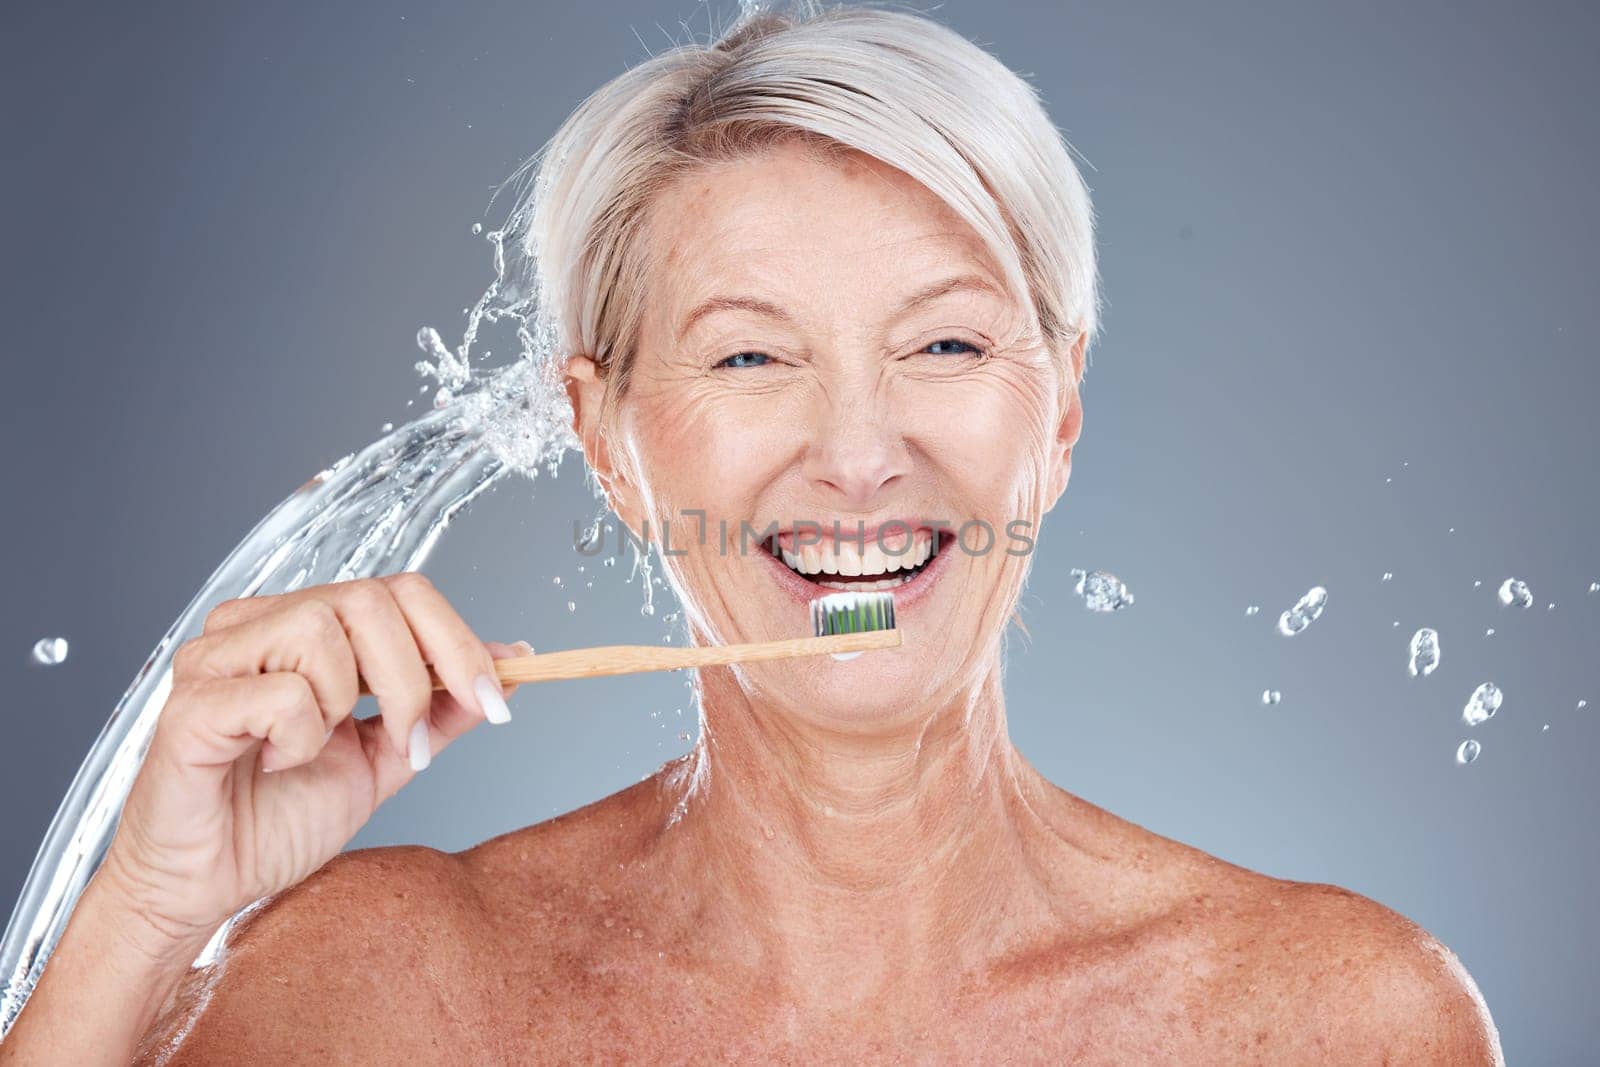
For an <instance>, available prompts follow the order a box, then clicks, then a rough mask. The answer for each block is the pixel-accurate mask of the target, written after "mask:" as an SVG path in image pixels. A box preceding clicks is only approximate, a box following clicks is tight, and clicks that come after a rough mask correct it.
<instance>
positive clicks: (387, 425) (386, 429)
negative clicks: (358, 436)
mask: <svg viewBox="0 0 1600 1067" xmlns="http://www.w3.org/2000/svg"><path fill="white" fill-rule="evenodd" d="M393 429H394V423H392V422H386V423H384V424H383V425H382V426H379V427H378V432H379V433H389V432H390V431H392V430H393Z"/></svg>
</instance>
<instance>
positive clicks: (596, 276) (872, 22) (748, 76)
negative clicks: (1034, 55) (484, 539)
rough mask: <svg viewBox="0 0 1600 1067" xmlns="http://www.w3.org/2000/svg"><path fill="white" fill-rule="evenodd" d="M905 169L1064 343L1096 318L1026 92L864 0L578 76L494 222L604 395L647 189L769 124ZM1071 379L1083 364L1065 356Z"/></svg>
mask: <svg viewBox="0 0 1600 1067" xmlns="http://www.w3.org/2000/svg"><path fill="white" fill-rule="evenodd" d="M794 137H800V138H806V139H811V140H815V141H820V142H823V143H831V144H835V145H842V146H845V147H847V148H852V149H855V150H857V151H859V152H862V153H865V154H866V155H868V156H872V157H874V158H876V159H878V160H880V161H882V162H883V163H886V164H888V165H889V166H892V167H894V168H896V169H898V170H900V171H903V172H904V173H906V174H907V175H909V176H910V177H912V178H913V179H915V180H916V181H918V182H920V183H921V184H922V185H924V186H926V187H927V188H928V189H929V190H931V191H932V192H933V193H934V194H935V195H937V196H938V197H939V198H940V199H941V200H943V201H944V202H945V203H946V204H947V205H949V206H950V208H951V209H953V210H954V211H955V212H956V213H957V215H958V216H960V217H961V218H962V219H963V220H965V221H966V222H967V223H968V224H969V225H970V226H971V227H972V228H973V230H974V231H976V232H977V234H978V235H979V237H980V238H981V239H982V240H983V242H984V244H985V245H986V247H987V248H988V249H989V251H990V253H991V255H992V256H993V257H994V259H995V261H996V262H997V263H998V264H999V265H1000V268H1001V270H1002V272H1003V273H1004V275H1005V281H1006V283H1007V285H1008V286H1009V287H1010V288H1011V289H1012V291H1013V293H1014V294H1016V295H1018V296H1019V297H1025V298H1026V300H1027V302H1028V303H1030V304H1031V306H1032V310H1033V312H1034V314H1035V315H1036V316H1037V319H1038V324H1039V327H1040V330H1041V333H1042V334H1043V337H1044V340H1045V343H1046V344H1047V345H1048V346H1049V347H1050V348H1051V350H1052V351H1053V352H1054V354H1055V355H1056V358H1057V359H1058V360H1061V361H1065V359H1066V358H1067V353H1068V351H1069V350H1070V348H1071V346H1072V345H1073V344H1074V343H1075V342H1077V341H1078V340H1079V338H1080V336H1081V337H1082V339H1083V343H1084V345H1085V348H1087V346H1088V344H1089V343H1090V342H1091V341H1092V339H1093V336H1094V333H1095V329H1096V326H1097V322H1098V312H1099V295H1098V279H1097V276H1096V265H1095V248H1094V217H1093V208H1092V206H1091V204H1090V200H1089V191H1088V188H1087V186H1086V185H1085V184H1084V181H1083V178H1082V176H1081V175H1080V174H1079V173H1078V169H1077V167H1076V166H1074V165H1073V162H1072V158H1071V149H1070V146H1069V145H1068V144H1067V142H1066V140H1065V138H1063V136H1062V135H1061V133H1060V131H1058V130H1057V129H1056V127H1055V126H1054V125H1053V124H1052V123H1051V121H1050V119H1049V117H1048V116H1047V115H1046V114H1045V111H1044V108H1043V107H1042V105H1041V104H1040V101H1039V98H1038V95H1037V93H1036V92H1035V91H1034V90H1033V88H1032V87H1031V86H1030V85H1029V84H1028V83H1027V82H1025V81H1024V80H1023V79H1022V78H1020V77H1019V76H1018V75H1016V74H1015V73H1013V72H1012V71H1011V70H1009V69H1008V68H1007V67H1006V66H1005V65H1004V64H1002V63H1001V62H1000V61H999V60H997V59H995V58H994V57H993V56H991V55H990V54H989V53H987V52H985V51H984V50H983V49H982V48H980V47H978V46H977V45H976V44H973V43H972V42H971V41H969V40H967V39H966V38H965V37H963V36H961V35H960V34H958V33H956V32H955V31H953V30H950V29H948V28H946V27H944V26H941V25H939V24H938V23H936V22H933V21H931V20H929V19H926V18H923V17H921V16H918V15H913V14H907V13H902V12H895V11H887V10H878V9H871V8H831V9H823V8H820V7H819V6H817V5H816V4H799V5H796V7H795V9H794V10H793V11H792V12H791V13H787V14H777V13H770V12H767V13H763V12H751V13H748V14H747V15H746V16H745V17H744V18H742V19H740V20H739V21H736V22H735V23H733V24H732V25H731V26H730V27H728V29H727V30H726V32H724V33H723V35H722V36H721V37H720V39H718V40H716V41H714V42H710V43H707V44H700V43H692V44H685V45H681V46H678V47H675V48H672V49H671V50H669V51H666V52H663V53H661V54H659V55H656V56H654V57H652V58H651V59H649V60H648V61H646V62H644V63H641V64H640V65H638V66H636V67H634V68H632V69H631V70H628V71H626V72H625V73H623V74H621V75H619V76H618V77H616V78H614V79H612V80H611V81H609V82H607V83H606V84H605V85H603V86H602V87H601V88H600V89H598V90H597V91H595V92H594V93H593V94H592V95H590V96H589V97H588V98H587V99H586V100H584V101H583V103H582V104H580V105H579V106H578V108H577V109H576V110H575V111H573V113H572V114H571V115H570V116H569V117H568V118H567V120H566V121H565V122H564V123H563V124H562V126H561V128H560V129H559V130H558V131H557V132H556V134H555V136H554V137H553V138H552V139H551V140H550V142H549V143H548V144H547V145H545V147H544V148H543V149H542V150H541V151H540V153H539V154H538V155H536V156H535V157H534V158H533V159H532V160H529V162H528V163H527V164H525V166H524V168H523V170H522V171H520V172H519V175H520V176H526V175H527V173H529V172H530V171H531V172H532V175H533V180H532V182H531V185H530V186H529V187H528V188H527V189H526V191H525V192H524V194H523V198H522V199H521V200H520V202H519V205H518V207H517V208H516V209H515V210H514V212H513V215H512V226H511V229H512V232H511V233H509V234H508V237H509V238H510V239H511V240H513V241H515V242H516V245H515V246H514V247H515V248H516V250H517V251H520V252H521V253H522V254H523V255H524V256H525V257H526V258H527V260H528V262H529V263H530V264H531V265H532V268H533V271H534V273H535V274H536V280H535V281H534V293H535V294H536V297H537V307H538V314H539V317H540V319H541V322H540V325H541V327H542V333H543V335H544V336H545V337H546V338H548V339H549V341H550V342H551V343H553V344H554V345H556V346H557V352H558V353H560V354H561V355H562V356H570V355H574V354H582V355H586V356H588V357H590V358H591V359H593V360H594V361H595V362H596V363H597V364H598V366H599V367H600V370H601V373H602V374H604V375H605V376H606V377H607V379H608V382H607V389H606V395H607V407H608V409H609V408H610V406H611V403H612V402H614V400H615V398H617V397H619V396H621V395H622V394H623V393H624V392H625V390H626V388H627V382H628V379H629V374H630V370H631V367H632V364H633V358H634V354H635V349H636V347H637V343H638V334H639V329H640V323H641V319H642V317H643V302H644V299H645V295H646V292H647V282H648V278H649V274H648V271H649V268H650V264H649V262H648V257H647V255H646V252H645V249H644V247H643V246H644V245H645V244H646V243H647V242H646V241H644V240H641V239H640V238H641V235H642V233H643V232H644V227H645V225H646V221H647V216H648V211H649V208H650V205H651V203H652V201H653V199H654V198H655V195H656V194H657V193H658V192H659V191H660V190H661V189H662V188H664V187H665V186H666V185H667V184H668V183H670V182H671V181H672V180H673V179H674V178H675V177H677V176H679V175H680V174H682V173H683V172H684V171H685V170H687V169H689V168H692V167H695V166H697V165H702V164H705V163H710V162H717V161H723V160H728V159H733V158H737V157H738V156H740V155H741V154H748V153H752V152H755V151H759V150H760V149H762V148H763V147H768V146H770V145H772V144H774V143H776V142H777V141H779V140H783V139H787V138H794ZM1064 369H1065V370H1066V375H1067V377H1069V378H1070V379H1071V380H1077V378H1078V377H1080V376H1081V374H1082V366H1081V365H1079V366H1075V367H1071V368H1064Z"/></svg>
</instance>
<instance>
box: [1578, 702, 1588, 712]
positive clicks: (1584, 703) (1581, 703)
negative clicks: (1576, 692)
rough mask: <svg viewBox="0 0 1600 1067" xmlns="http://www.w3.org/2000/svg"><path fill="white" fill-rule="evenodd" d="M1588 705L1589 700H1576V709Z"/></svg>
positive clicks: (1581, 708) (1580, 709)
mask: <svg viewBox="0 0 1600 1067" xmlns="http://www.w3.org/2000/svg"><path fill="white" fill-rule="evenodd" d="M1588 706H1589V702H1588V701H1587V700H1580V701H1578V710H1579V711H1582V710H1583V709H1584V708H1586V707H1588Z"/></svg>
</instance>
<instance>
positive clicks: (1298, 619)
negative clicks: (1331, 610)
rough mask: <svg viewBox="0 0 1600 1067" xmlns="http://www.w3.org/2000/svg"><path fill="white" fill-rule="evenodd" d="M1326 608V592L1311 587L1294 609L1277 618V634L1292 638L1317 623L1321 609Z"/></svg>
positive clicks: (1315, 586)
mask: <svg viewBox="0 0 1600 1067" xmlns="http://www.w3.org/2000/svg"><path fill="white" fill-rule="evenodd" d="M1327 606H1328V591H1327V590H1326V589H1324V588H1322V586H1320V585H1314V586H1312V587H1311V588H1310V589H1309V590H1308V591H1307V592H1306V595H1305V596H1303V597H1301V598H1300V599H1299V600H1298V601H1296V602H1295V605H1294V607H1292V608H1290V609H1289V610H1288V611H1286V612H1284V613H1283V614H1282V615H1280V616H1278V632H1279V633H1280V634H1282V635H1283V636H1285V637H1293V636H1294V635H1295V634H1297V633H1300V632H1301V631H1303V630H1304V629H1305V628H1306V627H1307V626H1310V625H1311V624H1312V623H1314V622H1316V621H1317V617H1318V616H1320V615H1321V614H1322V609H1323V608H1325V607H1327Z"/></svg>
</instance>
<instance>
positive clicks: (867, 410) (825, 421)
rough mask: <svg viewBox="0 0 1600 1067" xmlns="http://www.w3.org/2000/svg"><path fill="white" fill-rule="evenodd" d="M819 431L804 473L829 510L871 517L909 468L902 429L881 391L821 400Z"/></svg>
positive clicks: (807, 456)
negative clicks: (835, 508) (888, 491)
mask: <svg viewBox="0 0 1600 1067" xmlns="http://www.w3.org/2000/svg"><path fill="white" fill-rule="evenodd" d="M815 427H816V428H815V431H814V435H813V437H812V440H811V445H810V447H809V448H808V449H807V450H806V456H805V462H804V464H803V468H802V470H803V473H804V475H805V479H806V482H807V483H808V484H809V485H810V486H812V487H813V489H815V490H817V491H818V495H819V496H820V497H821V498H822V499H824V500H826V501H827V502H828V504H829V505H830V506H833V507H837V508H839V509H841V510H844V511H857V512H863V513H865V512H870V511H872V510H873V508H874V507H875V506H876V505H878V504H879V503H880V502H881V500H882V496H883V493H884V491H885V490H886V489H889V488H891V487H893V486H894V485H895V484H896V483H897V482H898V481H899V480H900V479H901V478H903V477H904V476H905V475H906V473H907V472H908V470H909V468H910V455H909V449H908V448H907V446H906V442H905V437H904V435H903V433H902V427H901V426H900V425H899V420H898V419H896V418H895V416H894V413H893V411H892V410H890V407H889V405H888V404H887V403H886V402H885V398H884V397H883V396H882V390H880V389H874V388H871V387H868V388H867V389H866V390H865V391H862V392H856V393H855V394H854V395H846V396H839V395H837V394H835V395H832V396H820V397H819V398H818V399H817V419H816V423H815Z"/></svg>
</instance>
